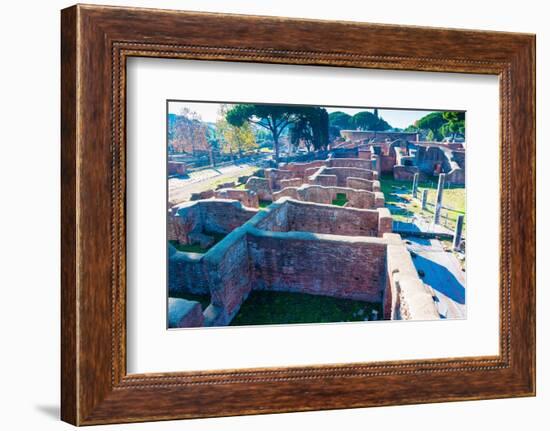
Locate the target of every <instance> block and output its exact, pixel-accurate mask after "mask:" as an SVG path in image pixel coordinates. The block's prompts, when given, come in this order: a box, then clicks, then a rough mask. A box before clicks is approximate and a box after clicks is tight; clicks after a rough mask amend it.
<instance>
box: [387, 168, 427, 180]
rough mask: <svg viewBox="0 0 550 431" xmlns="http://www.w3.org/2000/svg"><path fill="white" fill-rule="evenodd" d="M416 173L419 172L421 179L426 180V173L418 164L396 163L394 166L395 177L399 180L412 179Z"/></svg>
mask: <svg viewBox="0 0 550 431" xmlns="http://www.w3.org/2000/svg"><path fill="white" fill-rule="evenodd" d="M414 174H418V176H419V181H425V180H426V175H425V174H424V173H423V172H422V171H421V170H420V169H419V168H418V167H417V166H403V165H395V166H394V167H393V179H394V180H399V181H412V180H413V178H414Z"/></svg>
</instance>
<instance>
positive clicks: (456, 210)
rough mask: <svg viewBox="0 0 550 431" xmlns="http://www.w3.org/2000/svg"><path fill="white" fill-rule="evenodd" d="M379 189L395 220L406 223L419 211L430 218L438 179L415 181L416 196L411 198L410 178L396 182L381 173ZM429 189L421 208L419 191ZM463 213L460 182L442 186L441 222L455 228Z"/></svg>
mask: <svg viewBox="0 0 550 431" xmlns="http://www.w3.org/2000/svg"><path fill="white" fill-rule="evenodd" d="M380 188H381V191H382V192H383V193H384V198H385V201H386V206H388V207H389V209H390V212H391V213H392V216H393V219H394V220H395V221H402V222H407V221H410V219H411V218H412V217H413V215H415V214H420V215H422V216H423V217H424V218H426V219H432V218H433V214H434V204H435V197H436V193H437V179H436V178H435V177H434V178H433V179H430V180H429V181H424V182H420V183H419V184H418V193H417V199H412V194H411V191H412V181H397V180H394V179H393V177H392V176H391V175H382V177H381V179H380ZM424 189H427V190H428V205H427V208H426V209H425V210H422V208H421V203H420V199H421V196H422V191H423V190H424ZM460 214H462V215H465V214H466V189H465V188H464V186H461V185H449V184H447V185H446V186H445V190H444V192H443V209H442V210H441V219H442V223H443V224H445V223H447V227H449V228H450V229H454V227H455V225H456V220H457V217H458V215H460ZM465 233H466V217H465V218H464V230H463V234H465Z"/></svg>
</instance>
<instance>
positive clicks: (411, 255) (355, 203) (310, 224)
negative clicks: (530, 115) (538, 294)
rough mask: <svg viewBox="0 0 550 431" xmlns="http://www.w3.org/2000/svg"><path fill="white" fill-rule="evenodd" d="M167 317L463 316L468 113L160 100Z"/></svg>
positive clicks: (300, 320) (179, 324) (304, 320)
mask: <svg viewBox="0 0 550 431" xmlns="http://www.w3.org/2000/svg"><path fill="white" fill-rule="evenodd" d="M166 111H167V116H166V146H167V148H166V154H167V161H166V184H167V186H166V187H167V202H166V206H167V229H166V235H167V249H168V251H167V273H168V277H167V287H166V290H167V327H168V329H177V328H200V327H224V326H247V325H289V324H319V323H345V322H364V323H366V322H375V321H379V322H380V321H397V320H400V321H403V320H409V321H410V320H412V321H425V320H430V321H432V320H445V319H466V318H467V315H466V314H467V313H466V236H467V219H466V174H465V172H466V147H467V143H466V112H464V111H456V110H445V109H439V110H435V109H433V110H426V109H419V108H415V107H411V108H408V109H392V108H387V107H369V106H365V107H357V106H353V107H350V106H317V105H305V104H291V103H288V104H273V103H269V104H268V103H248V102H246V103H242V102H238V101H223V102H221V101H186V100H167V102H166Z"/></svg>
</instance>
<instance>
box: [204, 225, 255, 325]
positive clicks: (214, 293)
mask: <svg viewBox="0 0 550 431" xmlns="http://www.w3.org/2000/svg"><path fill="white" fill-rule="evenodd" d="M204 267H205V271H206V276H207V279H208V284H209V287H210V294H211V301H212V305H213V306H214V307H215V308H216V309H218V310H219V311H220V312H219V313H218V315H217V316H215V319H214V320H213V321H208V322H205V323H207V324H208V325H211V324H215V325H227V324H229V322H230V321H231V319H232V318H233V317H234V316H235V314H236V313H237V312H238V311H239V308H240V306H241V304H242V303H243V301H244V300H245V299H246V298H247V297H248V294H249V293H250V290H251V289H252V279H251V272H250V264H249V256H248V244H247V238H246V233H245V229H237V230H236V231H234V232H232V233H231V234H230V235H229V236H227V237H226V238H224V240H222V241H221V242H220V243H218V244H217V245H216V247H215V248H213V249H211V250H210V251H209V253H207V254H206V255H205V257H204Z"/></svg>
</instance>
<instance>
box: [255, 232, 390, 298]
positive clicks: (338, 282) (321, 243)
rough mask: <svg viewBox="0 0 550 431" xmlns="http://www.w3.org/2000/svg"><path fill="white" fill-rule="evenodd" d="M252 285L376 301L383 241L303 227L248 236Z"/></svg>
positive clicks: (379, 294)
mask: <svg viewBox="0 0 550 431" xmlns="http://www.w3.org/2000/svg"><path fill="white" fill-rule="evenodd" d="M248 244H249V251H250V259H251V263H252V271H253V272H254V289H259V290H275V291H287V292H300V293H309V294H314V295H326V296H333V297H338V298H348V299H357V300H364V301H371V302H380V301H381V300H382V293H383V291H384V288H385V277H386V274H385V255H386V245H385V244H384V243H383V242H382V241H381V240H380V239H377V238H370V239H365V240H361V241H359V240H356V239H353V238H350V239H344V238H341V237H339V238H334V237H332V238H328V237H325V238H319V236H315V235H312V234H310V233H304V232H292V233H278V234H274V233H271V234H268V233H261V232H258V233H254V234H251V235H249V240H248Z"/></svg>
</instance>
